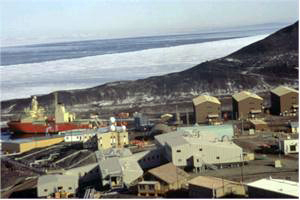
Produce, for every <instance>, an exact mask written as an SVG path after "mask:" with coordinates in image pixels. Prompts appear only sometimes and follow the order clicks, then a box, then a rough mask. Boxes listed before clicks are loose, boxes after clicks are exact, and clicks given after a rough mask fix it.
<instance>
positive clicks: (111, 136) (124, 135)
mask: <svg viewBox="0 0 300 200" xmlns="http://www.w3.org/2000/svg"><path fill="white" fill-rule="evenodd" d="M97 141H98V149H108V148H112V147H124V145H127V144H128V143H129V141H128V132H127V131H124V132H107V133H102V134H97Z"/></svg>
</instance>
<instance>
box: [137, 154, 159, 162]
mask: <svg viewBox="0 0 300 200" xmlns="http://www.w3.org/2000/svg"><path fill="white" fill-rule="evenodd" d="M159 157H160V156H159V155H156V156H150V157H148V158H144V159H143V160H139V163H141V162H142V161H143V162H146V161H147V160H148V161H150V160H155V159H159Z"/></svg>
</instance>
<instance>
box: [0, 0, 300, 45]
mask: <svg viewBox="0 0 300 200" xmlns="http://www.w3.org/2000/svg"><path fill="white" fill-rule="evenodd" d="M0 2H1V4H0V6H1V7H0V9H1V10H0V13H1V14H0V15H1V18H0V20H1V21H0V22H1V34H0V35H1V40H2V42H4V43H5V42H7V41H10V40H22V39H24V40H26V39H33V40H34V39H47V38H60V37H61V38H68V37H69V38H72V37H74V38H76V37H78V38H79V37H82V38H85V37H87V38H88V37H96V38H99V39H101V38H121V37H135V36H147V35H168V34H177V33H195V32H202V31H205V30H214V29H222V28H228V27H238V26H243V25H254V24H265V23H285V24H291V23H293V22H295V21H297V20H298V9H299V6H298V0H88V1H87V0H0Z"/></svg>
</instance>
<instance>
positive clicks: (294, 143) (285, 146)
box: [279, 139, 299, 154]
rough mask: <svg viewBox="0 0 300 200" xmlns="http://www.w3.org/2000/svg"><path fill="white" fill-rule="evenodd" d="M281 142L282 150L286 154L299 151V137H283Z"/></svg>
mask: <svg viewBox="0 0 300 200" xmlns="http://www.w3.org/2000/svg"><path fill="white" fill-rule="evenodd" d="M279 142H280V145H279V147H280V150H281V152H283V153H284V154H291V153H299V140H298V139H282V140H280V141H279Z"/></svg>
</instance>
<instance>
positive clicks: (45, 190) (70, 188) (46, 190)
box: [44, 186, 72, 192]
mask: <svg viewBox="0 0 300 200" xmlns="http://www.w3.org/2000/svg"><path fill="white" fill-rule="evenodd" d="M57 189H59V190H61V189H63V187H62V186H60V187H58V188H57ZM68 189H69V190H72V187H69V188H68ZM44 192H48V189H44Z"/></svg>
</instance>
